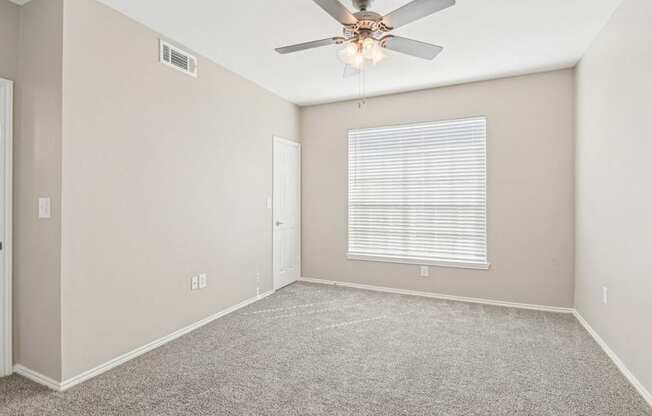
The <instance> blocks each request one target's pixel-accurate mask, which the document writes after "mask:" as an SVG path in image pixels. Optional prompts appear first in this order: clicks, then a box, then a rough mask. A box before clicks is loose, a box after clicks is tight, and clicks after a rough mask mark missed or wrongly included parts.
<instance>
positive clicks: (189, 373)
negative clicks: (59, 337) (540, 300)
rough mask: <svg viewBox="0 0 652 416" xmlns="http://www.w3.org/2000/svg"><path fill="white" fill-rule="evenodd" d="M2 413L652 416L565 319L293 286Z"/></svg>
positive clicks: (10, 403) (19, 397)
mask: <svg viewBox="0 0 652 416" xmlns="http://www.w3.org/2000/svg"><path fill="white" fill-rule="evenodd" d="M0 415H39V416H44V415H57V416H58V415H80V416H81V415H83V416H93V415H119V416H129V415H156V416H167V415H174V416H181V415H211V416H218V415H265V416H267V415H269V416H276V415H297V416H298V415H301V416H307V415H356V416H363V415H374V416H382V415H409V416H419V415H437V416H462V415H464V416H471V415H482V416H502V415H519V416H536V415H554V416H571V415H573V416H578V415H586V416H603V415H605V416H606V415H610V416H639V415H640V416H643V415H645V416H652V410H651V409H650V408H649V407H648V406H647V404H646V403H645V402H644V401H643V399H642V398H641V397H640V396H639V395H638V394H637V393H636V391H635V390H634V389H633V388H632V387H631V386H630V385H629V384H628V382H627V381H626V380H625V378H624V377H623V376H622V375H621V374H620V373H619V372H618V370H617V369H616V367H614V365H613V364H612V363H611V361H610V360H609V359H608V358H607V356H606V355H605V354H604V353H603V352H602V351H601V350H600V347H599V346H598V345H597V344H595V342H593V340H592V339H591V338H590V336H589V335H588V334H587V333H586V332H585V331H584V329H583V328H582V327H581V326H580V325H579V323H578V322H577V321H576V320H575V318H573V317H572V316H570V315H563V314H553V313H543V312H536V311H527V310H518V309H509V308H501V307H492V306H483V305H476V304H467V303H458V302H449V301H441V300H434V299H427V298H419V297H410V296H401V295H393V294H385V293H375V292H368V291H362V290H355V289H347V288H342V287H334V286H321V285H310V284H304V283H297V284H294V285H292V286H290V287H287V288H285V289H283V290H281V291H279V292H277V293H276V294H274V295H273V296H271V297H268V298H266V299H264V300H262V301H260V302H258V303H255V304H253V305H251V306H249V307H247V308H244V309H241V310H239V311H238V312H235V313H233V314H231V315H228V316H226V317H224V318H221V319H219V320H217V321H215V322H213V323H212V324H209V325H208V326H206V327H204V328H201V329H199V330H197V331H195V332H193V333H191V334H189V335H187V336H185V337H182V338H180V339H178V340H177V341H175V342H172V343H170V344H167V345H165V346H163V347H161V348H159V349H157V350H155V351H153V352H150V353H148V354H146V355H144V356H142V357H140V358H138V359H135V360H133V361H131V362H129V363H127V364H125V365H123V366H121V367H119V368H116V369H114V370H113V371H110V372H108V373H105V374H104V375H102V376H100V377H97V378H95V379H93V380H90V381H88V382H86V383H84V384H82V385H80V386H78V387H75V388H73V389H71V390H69V391H67V392H65V393H54V392H51V391H48V390H47V389H45V388H42V387H40V386H38V385H36V384H34V383H32V382H29V381H27V380H25V379H23V378H21V377H18V376H12V377H9V378H7V379H4V380H0Z"/></svg>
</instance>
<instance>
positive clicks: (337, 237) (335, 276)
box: [301, 70, 574, 307]
mask: <svg viewBox="0 0 652 416" xmlns="http://www.w3.org/2000/svg"><path fill="white" fill-rule="evenodd" d="M480 115H485V116H487V117H488V123H489V127H488V128H489V130H488V182H489V183H488V187H489V188H488V204H489V205H488V227H489V240H488V249H489V261H490V262H491V263H492V266H491V269H490V270H489V271H478V270H469V269H454V268H443V267H433V268H431V277H429V278H421V277H419V271H418V266H413V265H402V264H390V263H378V262H365V261H352V260H347V259H346V257H345V254H346V239H347V224H346V215H347V214H346V213H347V199H346V198H347V130H348V129H351V128H364V127H373V126H382V125H390V124H398V123H411V122H420V121H431V120H441V119H451V118H461V117H469V116H480ZM301 116H302V129H301V137H302V138H303V143H304V146H303V247H302V250H303V251H302V255H303V275H304V276H306V277H313V278H321V279H328V280H338V281H346V282H355V283H363V284H370V285H378V286H386V287H393V288H400V289H412V290H421V291H428V292H437V293H445V294H450V295H459V296H470V297H479V298H487V299H497V300H504V301H512V302H524V303H532V304H541V305H551V306H562V307H571V306H573V244H574V243H573V227H574V225H573V209H574V208H573V205H574V204H573V169H574V162H573V159H574V157H573V153H574V152H573V150H574V142H573V134H574V131H573V128H574V73H573V70H564V71H557V72H550V73H543V74H537V75H530V76H523V77H517V78H508V79H500V80H494V81H487V82H479V83H473V84H466V85H460V86H454V87H447V88H439V89H432V90H426V91H419V92H414V93H407V94H399V95H392V96H386V97H379V98H372V99H370V100H369V101H368V103H367V105H366V106H365V107H364V108H363V109H358V107H357V104H356V103H355V102H345V103H336V104H328V105H321V106H315V107H308V108H303V109H302V112H301Z"/></svg>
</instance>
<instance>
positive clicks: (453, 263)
mask: <svg viewBox="0 0 652 416" xmlns="http://www.w3.org/2000/svg"><path fill="white" fill-rule="evenodd" d="M346 258H347V259H349V260H360V261H377V262H383V263H398V264H415V265H419V266H437V267H450V268H456V269H474V270H489V268H491V263H465V262H457V261H437V260H418V259H405V258H400V257H385V256H371V255H363V254H350V253H347V255H346Z"/></svg>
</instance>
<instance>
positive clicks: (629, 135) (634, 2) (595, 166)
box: [575, 0, 652, 392]
mask: <svg viewBox="0 0 652 416" xmlns="http://www.w3.org/2000/svg"><path fill="white" fill-rule="evenodd" d="M651 22H652V2H650V1H649V0H625V1H624V2H623V3H622V5H621V7H620V8H619V9H618V10H617V11H616V13H615V15H614V16H613V18H612V19H611V21H610V22H609V24H608V25H607V26H606V28H605V29H604V30H603V31H602V33H601V34H600V36H599V37H598V38H597V39H596V41H595V42H594V44H593V46H592V47H591V49H590V50H589V51H588V53H587V54H586V56H585V57H584V59H583V60H582V62H581V63H580V65H579V67H578V71H577V97H578V101H577V104H578V105H577V114H578V118H577V229H576V233H577V262H576V279H577V281H576V292H575V303H576V307H577V309H578V311H579V312H580V313H581V314H582V316H584V318H585V319H586V320H587V321H588V322H589V323H590V324H591V326H592V327H593V328H594V329H595V330H596V331H597V332H598V333H599V334H600V336H601V337H602V338H603V339H604V340H605V341H606V342H607V344H608V345H609V346H610V347H611V348H612V349H613V350H614V351H615V352H616V354H618V356H619V357H620V358H621V359H622V360H623V361H624V363H625V365H626V366H627V367H628V368H629V369H630V371H632V372H633V373H634V375H635V376H636V377H637V378H638V379H639V381H640V382H641V383H642V384H643V385H644V386H645V387H646V388H647V390H648V391H650V392H652V358H651V357H652V356H651V355H650V348H651V347H652V330H650V329H651V328H652V301H651V300H650V295H652V256H651V255H650V251H651V247H652V243H651V241H652V240H651V237H650V236H652V216H651V213H652V196H651V195H650V191H649V190H650V178H652V164H651V163H650V156H651V155H652V137H651V136H650V131H649V125H648V120H649V118H650V114H651V113H652V78H651V76H650V74H652V48H651V47H650V41H651V40H652V23H651ZM602 286H607V287H608V290H609V299H608V304H607V305H604V304H602Z"/></svg>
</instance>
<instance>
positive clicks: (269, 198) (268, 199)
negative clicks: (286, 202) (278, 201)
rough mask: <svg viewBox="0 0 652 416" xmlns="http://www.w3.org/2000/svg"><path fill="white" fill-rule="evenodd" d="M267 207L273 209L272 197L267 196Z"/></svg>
mask: <svg viewBox="0 0 652 416" xmlns="http://www.w3.org/2000/svg"><path fill="white" fill-rule="evenodd" d="M267 209H272V198H271V197H267Z"/></svg>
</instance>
